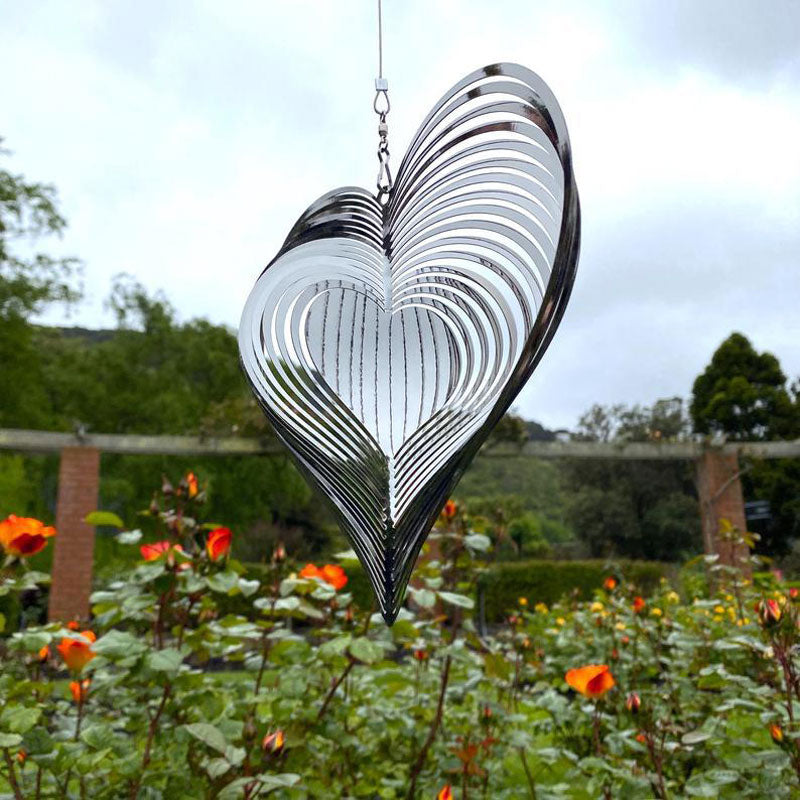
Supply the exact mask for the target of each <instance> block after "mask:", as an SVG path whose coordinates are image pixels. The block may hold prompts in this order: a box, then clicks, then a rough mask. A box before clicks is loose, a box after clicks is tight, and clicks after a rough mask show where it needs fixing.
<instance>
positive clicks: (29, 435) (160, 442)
mask: <svg viewBox="0 0 800 800" xmlns="http://www.w3.org/2000/svg"><path fill="white" fill-rule="evenodd" d="M65 447H88V448H93V449H95V450H100V451H101V452H103V453H130V454H136V453H138V454H140V455H154V454H162V455H173V456H250V455H280V454H282V453H285V452H286V451H285V450H284V448H283V447H282V446H281V445H280V444H279V443H278V442H276V441H275V440H272V439H266V438H265V439H258V438H245V437H237V436H225V437H211V436H140V435H136V434H115V433H89V434H82V435H79V434H74V433H58V432H55V431H32V430H21V429H14V428H0V450H17V451H20V452H27V453H52V452H58V451H60V450H63V449H64V448H65ZM709 450H712V451H715V452H719V453H725V454H736V455H738V456H752V457H755V458H770V459H771V458H798V457H800V439H795V440H794V441H784V442H727V443H721V444H715V443H713V442H712V443H708V442H704V441H689V442H664V443H662V444H659V443H656V442H626V443H618V442H574V441H571V442H527V443H526V444H524V445H523V446H521V447H514V446H512V445H495V446H490V447H484V449H483V451H482V455H485V456H489V457H503V456H513V455H524V456H531V457H533V458H601V459H626V460H634V461H662V460H663V461H673V460H693V459H697V458H699V457H700V456H701V455H702V454H703V453H704V452H707V451H709Z"/></svg>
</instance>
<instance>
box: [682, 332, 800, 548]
mask: <svg viewBox="0 0 800 800" xmlns="http://www.w3.org/2000/svg"><path fill="white" fill-rule="evenodd" d="M691 415H692V421H693V423H694V429H695V431H697V432H698V433H706V434H724V435H725V436H727V437H728V438H729V439H735V440H738V441H743V440H744V441H747V440H751V441H752V440H773V439H792V438H795V437H797V436H800V395H799V394H798V391H797V387H796V386H794V387H792V386H790V385H789V384H788V381H787V379H786V375H785V374H784V372H783V370H782V369H781V366H780V362H779V361H778V359H777V358H776V357H775V356H774V355H773V354H772V353H766V352H765V353H758V352H757V351H756V350H755V348H754V347H753V345H752V344H751V343H750V341H749V340H748V339H747V338H746V337H745V336H743V335H742V334H740V333H733V334H731V335H730V336H729V337H728V338H727V339H726V340H725V341H724V342H723V343H722V344H721V345H720V346H719V347H718V348H717V350H716V351H715V353H714V355H713V356H712V357H711V363H710V364H709V365H708V366H707V367H706V368H705V370H704V371H703V372H702V373H701V374H700V375H699V376H698V377H697V379H696V380H695V382H694V388H693V397H692V403H691ZM742 466H743V468H744V474H743V476H742V484H743V488H744V493H745V498H746V499H748V500H767V501H768V502H769V504H770V511H771V519H770V520H767V521H759V522H753V523H751V527H752V528H753V529H754V531H755V532H756V533H758V534H759V535H760V537H761V541H760V543H759V546H758V549H759V550H760V551H761V552H764V553H767V554H771V555H781V554H784V553H785V552H787V551H788V549H789V546H790V544H791V542H792V540H793V539H795V538H797V537H798V536H800V460H798V459H781V460H777V461H762V462H758V461H754V460H750V461H748V462H745V463H744V464H743V465H742Z"/></svg>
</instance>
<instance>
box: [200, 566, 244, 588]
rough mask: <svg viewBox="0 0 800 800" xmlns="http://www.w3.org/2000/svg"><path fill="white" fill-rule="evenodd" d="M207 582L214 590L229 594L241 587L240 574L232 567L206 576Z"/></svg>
mask: <svg viewBox="0 0 800 800" xmlns="http://www.w3.org/2000/svg"><path fill="white" fill-rule="evenodd" d="M206 584H207V585H208V588H209V589H211V591H212V592H221V593H223V594H229V593H230V592H232V591H233V590H234V589H237V588H238V587H239V576H238V575H237V574H236V573H235V572H234V571H233V570H231V569H229V570H225V572H216V573H215V574H213V575H209V576H208V577H207V578H206Z"/></svg>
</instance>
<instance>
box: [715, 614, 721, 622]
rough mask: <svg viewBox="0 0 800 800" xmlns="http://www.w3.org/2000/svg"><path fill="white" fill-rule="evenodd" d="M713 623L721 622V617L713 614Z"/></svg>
mask: <svg viewBox="0 0 800 800" xmlns="http://www.w3.org/2000/svg"><path fill="white" fill-rule="evenodd" d="M714 622H722V617H721V616H720V615H719V614H714Z"/></svg>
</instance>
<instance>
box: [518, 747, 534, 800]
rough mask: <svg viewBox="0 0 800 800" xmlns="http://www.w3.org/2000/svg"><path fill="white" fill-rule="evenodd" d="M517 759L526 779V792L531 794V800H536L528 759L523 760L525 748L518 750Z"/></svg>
mask: <svg viewBox="0 0 800 800" xmlns="http://www.w3.org/2000/svg"><path fill="white" fill-rule="evenodd" d="M518 752H519V757H520V760H521V761H522V768H523V769H524V770H525V777H526V778H527V779H528V790H529V791H530V793H531V800H536V784H535V782H534V780H533V775H532V774H531V769H530V767H529V766H528V759H527V758H525V748H524V747H520V748H519V751H518Z"/></svg>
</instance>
